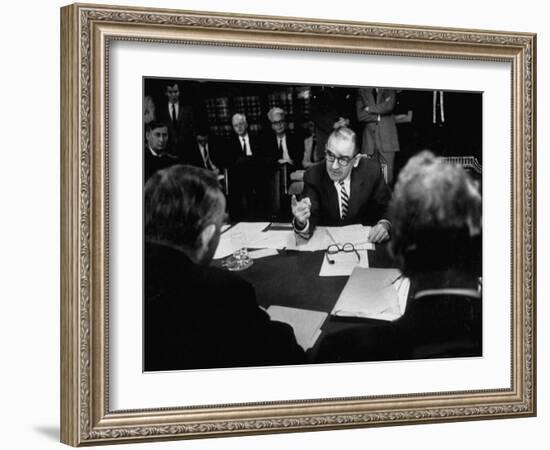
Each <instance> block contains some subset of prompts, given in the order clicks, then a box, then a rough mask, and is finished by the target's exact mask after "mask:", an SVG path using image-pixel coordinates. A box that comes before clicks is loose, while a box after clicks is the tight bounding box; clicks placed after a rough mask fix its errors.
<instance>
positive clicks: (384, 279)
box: [331, 267, 410, 321]
mask: <svg viewBox="0 0 550 450" xmlns="http://www.w3.org/2000/svg"><path fill="white" fill-rule="evenodd" d="M409 287H410V282H409V280H408V279H407V278H403V277H402V276H401V273H400V272H399V270H398V269H364V268H361V267H356V268H355V269H354V270H353V272H352V274H351V276H350V278H349V280H348V282H347V283H346V285H345V286H344V289H343V290H342V293H341V294H340V297H339V298H338V301H337V302H336V304H335V305H334V309H333V310H332V313H331V314H332V315H335V316H343V317H359V318H360V317H364V318H371V319H379V320H388V321H393V320H396V319H398V318H399V317H401V316H402V315H403V314H404V312H405V308H406V303H407V297H408V294H409Z"/></svg>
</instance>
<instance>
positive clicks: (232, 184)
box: [226, 113, 273, 221]
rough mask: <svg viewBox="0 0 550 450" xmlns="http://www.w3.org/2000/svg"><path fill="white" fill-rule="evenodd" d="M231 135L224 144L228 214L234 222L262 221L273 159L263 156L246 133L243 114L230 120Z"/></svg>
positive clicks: (260, 147)
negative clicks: (227, 177) (227, 168)
mask: <svg viewBox="0 0 550 450" xmlns="http://www.w3.org/2000/svg"><path fill="white" fill-rule="evenodd" d="M231 124H232V126H233V131H234V132H235V134H233V135H232V136H231V137H230V138H229V141H228V144H227V148H226V150H227V152H228V166H229V213H230V215H231V218H232V219H233V220H237V221H239V220H256V219H265V218H266V216H267V215H268V212H267V205H268V197H269V196H268V192H269V183H267V182H266V179H267V178H268V176H269V175H270V174H271V173H272V172H273V158H270V157H268V156H267V155H266V152H265V149H264V147H263V146H262V142H261V140H260V139H258V138H257V137H256V136H252V135H251V134H249V133H248V122H247V120H246V116H245V115H244V114H240V113H236V114H234V115H233V117H232V119H231Z"/></svg>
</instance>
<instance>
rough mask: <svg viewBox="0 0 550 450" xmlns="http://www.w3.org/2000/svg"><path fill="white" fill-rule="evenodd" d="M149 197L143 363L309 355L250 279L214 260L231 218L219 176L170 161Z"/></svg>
mask: <svg viewBox="0 0 550 450" xmlns="http://www.w3.org/2000/svg"><path fill="white" fill-rule="evenodd" d="M144 197H145V198H144V210H145V269H144V277H145V284H144V289H145V305H144V324H145V332H144V360H145V363H144V368H145V370H146V371H157V370H180V369H199V368H201V369H205V368H220V367H239V366H241V367H242V366H258V365H280V364H297V363H302V362H304V359H305V356H304V352H303V350H302V349H301V348H300V347H299V346H298V344H297V343H296V339H295V337H294V334H293V331H292V328H291V327H290V326H288V325H286V324H283V323H279V322H273V321H271V320H270V319H269V316H268V315H267V313H265V312H264V311H263V310H262V309H261V308H260V307H259V306H258V304H257V303H256V299H255V293H254V288H253V287H252V285H251V284H250V283H248V282H247V281H245V280H244V279H242V278H240V277H238V276H237V275H235V274H233V273H231V272H228V271H226V270H224V269H221V268H215V267H210V266H209V263H210V261H211V260H212V257H213V255H214V253H215V251H216V247H217V245H218V242H219V238H220V231H221V226H222V224H223V223H224V220H225V198H224V196H223V194H222V192H221V191H220V189H219V185H218V181H217V179H216V176H215V175H214V174H213V173H211V172H208V171H206V170H204V169H200V168H197V167H191V166H182V165H176V166H172V167H170V168H168V169H164V170H161V171H158V172H157V173H155V174H154V175H153V176H151V178H150V179H149V180H148V181H147V183H146V185H145V192H144Z"/></svg>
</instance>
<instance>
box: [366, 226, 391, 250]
mask: <svg viewBox="0 0 550 450" xmlns="http://www.w3.org/2000/svg"><path fill="white" fill-rule="evenodd" d="M389 238H390V225H389V223H388V222H385V221H383V222H378V223H377V224H376V225H375V226H373V227H372V228H371V230H370V233H369V241H370V242H372V243H373V244H380V243H381V242H384V241H386V240H388V239H389Z"/></svg>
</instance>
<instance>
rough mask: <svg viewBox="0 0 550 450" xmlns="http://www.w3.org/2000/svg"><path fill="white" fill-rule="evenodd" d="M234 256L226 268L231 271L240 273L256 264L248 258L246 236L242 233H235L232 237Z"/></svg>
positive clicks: (228, 261)
mask: <svg viewBox="0 0 550 450" xmlns="http://www.w3.org/2000/svg"><path fill="white" fill-rule="evenodd" d="M230 240H231V246H232V248H233V255H231V256H230V257H229V258H228V259H227V262H226V264H225V265H226V267H227V268H228V269H229V270H231V271H240V270H245V269H248V268H249V267H250V266H251V265H252V264H253V263H254V262H253V261H252V259H251V258H250V256H248V250H247V247H246V235H245V234H244V233H242V232H238V233H233V234H231V235H230Z"/></svg>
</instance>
